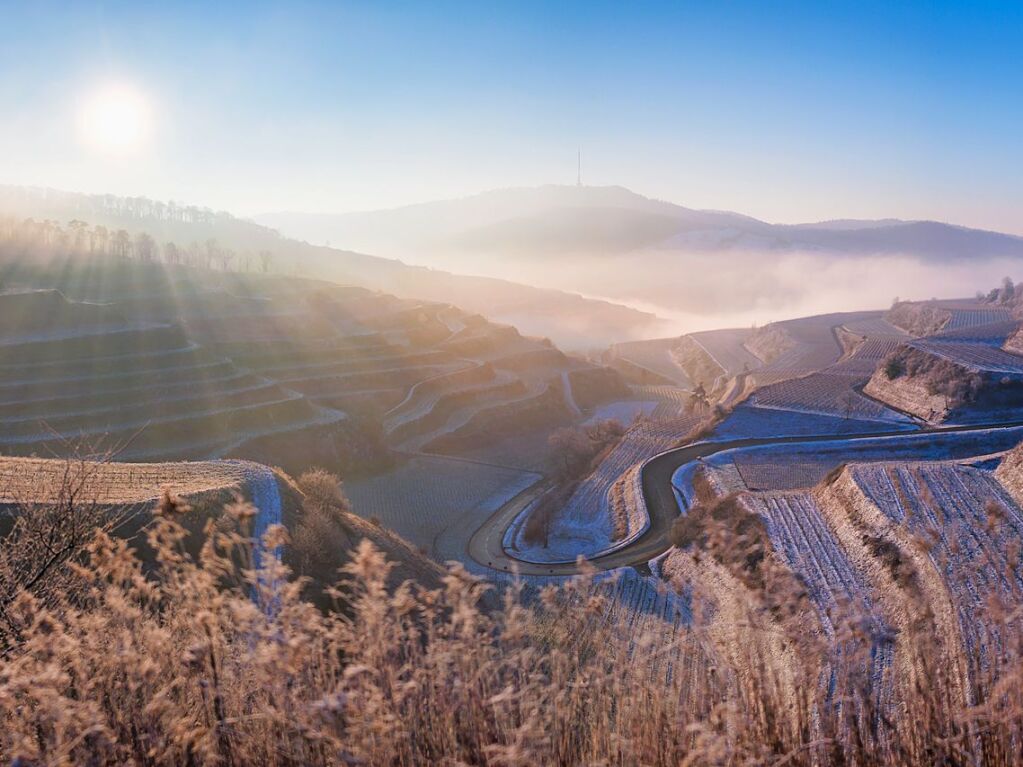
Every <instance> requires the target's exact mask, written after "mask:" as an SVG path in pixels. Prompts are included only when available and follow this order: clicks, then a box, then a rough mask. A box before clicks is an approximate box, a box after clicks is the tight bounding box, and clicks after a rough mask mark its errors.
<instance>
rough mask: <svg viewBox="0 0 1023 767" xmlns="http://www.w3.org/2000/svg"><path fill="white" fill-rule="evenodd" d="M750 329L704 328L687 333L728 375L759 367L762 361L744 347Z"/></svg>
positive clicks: (750, 332)
mask: <svg viewBox="0 0 1023 767" xmlns="http://www.w3.org/2000/svg"><path fill="white" fill-rule="evenodd" d="M751 334H752V331H750V330H749V329H747V328H731V329H725V330H705V331H703V332H700V333H691V334H690V335H689V337H690V338H692V339H693V340H694V341H696V343H698V344H699V345H700V346H701V347H702V348H703V350H704V351H705V352H707V354H709V355H710V357H711V358H712V359H713V360H714V361H715V362H716V363H717V364H718V365H719V366H720V367H721V368H722V369H723V370H724V371H725V372H726V373H728V375H730V376H734V375H738V374H739V373H741V372H742V371H743V370H745V369H747V368H749V369H754V368H757V367H760V366H761V365H762V364H763V362H762V361H761V360H760V359H759V358H758V357H757V356H756V355H755V354H753V353H752V352H751V351H750V350H749V349H747V348H746V346H745V344H746V341H747V340H749V337H750V335H751Z"/></svg>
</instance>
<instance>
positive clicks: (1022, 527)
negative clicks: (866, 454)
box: [853, 464, 1023, 662]
mask: <svg viewBox="0 0 1023 767" xmlns="http://www.w3.org/2000/svg"><path fill="white" fill-rule="evenodd" d="M853 477H854V479H855V481H856V482H857V484H858V485H859V486H860V487H861V489H862V490H863V492H864V493H865V494H866V495H867V496H868V497H869V498H870V499H871V500H872V501H873V502H874V503H875V504H876V505H877V506H878V508H880V509H881V511H882V512H883V513H884V514H885V515H886V516H887V517H888V518H889V519H891V520H892V521H893V522H896V523H898V524H900V525H904V526H905V527H906V528H907V529H908V531H909V532H910V533H911V534H913V535H916V536H919V537H920V538H921V539H924V540H930V541H931V542H932V544H933V545H929V546H928V547H927V548H926V551H927V556H928V558H929V559H930V561H931V564H932V565H933V566H934V568H935V569H936V570H937V571H938V572H939V573H940V574H941V576H942V578H943V580H944V581H945V583H946V584H947V586H948V592H949V595H950V597H951V598H952V600H953V603H954V607H955V610H956V613H957V616H958V623H959V630H960V634H961V637H962V642H963V645H964V649H965V650H966V655H967V657H976V658H981V659H984V658H986V657H990V654H991V653H994V652H998V651H1000V650H1001V649H1002V648H1001V645H1000V638H999V637H998V636H997V635H996V634H994V633H992V632H991V631H989V630H988V629H987V628H986V627H985V625H984V623H983V622H981V621H978V620H976V616H977V614H978V612H979V611H980V609H982V608H983V607H984V605H985V604H986V603H987V601H988V600H989V599H990V598H991V597H993V596H995V595H1001V596H1003V597H1008V598H1010V599H1012V600H1015V599H1018V597H1019V593H1020V592H1019V589H1020V587H1021V585H1023V578H1021V573H1020V563H1019V558H1018V554H1016V555H1015V556H1011V553H1012V552H1013V551H1016V552H1018V551H1019V548H1018V547H1019V546H1020V545H1023V519H1021V516H1020V510H1019V508H1018V507H1017V506H1016V505H1015V504H1014V503H1013V502H1012V500H1011V499H1010V498H1009V497H1008V496H1007V495H1006V493H1005V492H1004V490H1003V489H1002V488H1001V486H1000V485H998V483H997V482H996V481H995V480H994V478H993V477H992V476H991V475H990V474H989V473H987V472H984V471H981V470H979V469H973V468H969V467H964V466H950V465H926V464H924V465H916V466H913V465H896V466H888V465H883V464H882V465H875V466H862V467H861V466H856V467H854V468H853ZM988 502H994V503H996V504H997V505H998V507H999V508H1000V509H1001V510H1002V513H1003V514H1004V521H998V522H997V523H996V524H995V525H994V526H992V525H991V524H990V520H989V515H988V511H987V509H986V505H987V503H988ZM982 662H983V661H982Z"/></svg>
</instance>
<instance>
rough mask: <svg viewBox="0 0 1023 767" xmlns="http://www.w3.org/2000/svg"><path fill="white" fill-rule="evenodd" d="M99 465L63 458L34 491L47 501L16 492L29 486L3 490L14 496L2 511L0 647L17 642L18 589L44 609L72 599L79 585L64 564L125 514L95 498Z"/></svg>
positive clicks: (19, 630)
mask: <svg viewBox="0 0 1023 767" xmlns="http://www.w3.org/2000/svg"><path fill="white" fill-rule="evenodd" d="M102 465H103V464H102V462H90V461H84V460H79V459H68V460H66V461H63V462H62V463H61V464H60V471H59V472H58V473H56V474H55V475H54V481H53V483H52V486H51V487H48V488H47V489H46V492H45V493H39V494H38V496H37V497H45V498H46V499H47V500H46V501H45V502H33V501H31V500H29V499H28V498H19V496H21V495H22V494H23V493H27V492H28V488H15V489H11V490H10V491H9V492H7V493H5V494H7V495H8V496H10V497H14V498H15V499H16V500H15V502H14V503H11V504H9V507H8V509H7V512H6V513H7V514H8V515H9V516H10V517H11V518H12V521H11V528H10V530H9V532H8V533H7V535H5V536H4V537H3V539H2V540H0V649H7V648H9V647H10V646H11V645H12V644H14V643H17V642H19V641H20V640H21V637H22V634H23V631H24V629H25V626H24V624H23V622H22V620H21V618H20V616H18V615H17V611H16V610H15V609H14V605H15V603H16V601H17V600H18V598H19V595H20V594H29V595H31V596H32V597H33V599H34V600H35V601H36V603H38V604H39V605H41V606H44V607H46V608H47V609H58V607H59V606H60V605H63V604H67V603H69V602H72V601H74V600H75V599H76V598H77V597H78V596H79V595H80V590H81V589H80V583H79V582H78V581H77V579H76V578H75V577H74V575H73V573H72V570H71V569H70V568H69V567H68V565H69V564H70V563H73V562H76V561H79V560H80V559H81V558H82V556H83V554H84V553H85V548H86V546H87V545H88V544H89V542H90V541H92V539H93V536H94V534H95V531H97V530H104V531H107V532H110V531H113V530H114V529H116V528H117V527H118V526H119V525H120V524H121V523H122V522H123V521H124V520H125V518H126V517H127V516H128V513H129V512H128V509H127V508H126V507H110V506H105V505H101V504H100V503H99V502H97V500H96V498H95V493H94V487H93V486H94V482H93V478H94V475H95V474H96V472H98V471H100V470H101V468H102ZM36 490H38V488H36Z"/></svg>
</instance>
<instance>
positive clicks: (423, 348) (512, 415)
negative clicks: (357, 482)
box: [0, 254, 599, 473]
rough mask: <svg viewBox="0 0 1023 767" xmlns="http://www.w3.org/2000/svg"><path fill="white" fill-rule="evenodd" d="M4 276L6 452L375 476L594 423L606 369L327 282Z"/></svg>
mask: <svg viewBox="0 0 1023 767" xmlns="http://www.w3.org/2000/svg"><path fill="white" fill-rule="evenodd" d="M0 255H2V254H0ZM4 275H5V276H4V284H5V286H7V290H6V292H5V293H2V294H0V316H3V317H5V319H6V318H8V317H10V318H11V322H10V323H6V322H5V324H4V326H3V327H2V328H0V451H2V452H3V453H5V454H8V455H40V456H51V455H65V454H69V453H76V454H79V453H83V452H84V453H86V454H89V453H106V452H109V451H113V452H115V453H116V456H117V458H118V459H119V460H178V459H195V458H209V457H220V456H228V455H230V456H239V457H248V458H253V459H256V460H261V461H266V462H270V463H275V464H279V465H284V466H286V467H288V468H291V469H294V470H300V469H302V468H304V467H307V466H310V465H316V464H319V465H327V466H334V467H341V466H344V468H345V471H346V473H351V472H358V471H367V470H374V469H375V468H379V467H382V466H385V465H387V463H388V462H389V461H390V460H391V459H390V458H389V451H390V450H400V451H409V452H415V451H419V450H424V449H430V446H431V445H432V444H433V443H443V444H444V445H445V447H446V448H447V449H448V450H456V451H457V450H458V449H459V446H460V444H461V442H463V441H465V442H466V444H471V442H472V437H473V435H474V434H477V433H479V432H481V431H482V430H490V431H491V432H493V431H501V432H502V433H509V434H512V433H516V430H517V429H519V430H522V429H528V428H530V427H533V426H536V425H537V424H540V423H543V424H548V423H557V422H558V421H559V420H564V421H568V420H571V419H572V418H575V417H578V408H576V409H575V410H573V406H574V401H573V399H572V391H571V388H572V379H571V378H570V374H573V375H574V374H576V373H579V372H585V371H589V370H596V368H593V366H590V365H588V364H586V363H584V362H581V361H579V360H575V359H571V358H569V357H567V356H565V355H564V354H562V353H561V352H560V351H558V350H557V349H556V348H554V347H553V346H552V345H551V344H550V343H549V342H546V341H542V340H536V339H529V338H525V337H523V336H521V335H520V334H519V333H518V332H517V331H516V330H515V329H514V328H510V327H507V326H499V325H494V324H492V323H489V322H487V321H486V320H484V319H483V318H482V317H479V316H477V315H468V314H466V313H464V312H461V311H459V310H458V309H455V308H454V307H450V306H446V305H443V304H434V303H424V302H420V301H414V300H402V299H397V298H394V297H393V296H388V295H385V294H379V293H374V292H372V291H368V290H364V289H360V288H350V287H343V286H336V285H331V284H329V283H322V282H316V281H311V280H302V279H294V278H284V277H279V276H271V275H256V274H237V273H230V272H223V271H214V270H209V269H199V268H189V267H181V266H169V265H165V264H155V263H145V262H138V261H129V260H126V259H120V258H114V257H97V258H92V257H88V256H85V255H81V254H79V255H77V256H72V257H67V258H64V259H60V260H59V262H58V264H57V265H55V264H52V263H33V262H31V261H29V262H27V263H26V262H25V261H23V260H16V261H12V262H10V263H8V264H7V266H6V267H5V271H4ZM598 388H599V387H598Z"/></svg>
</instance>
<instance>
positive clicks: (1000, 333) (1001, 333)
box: [927, 319, 1019, 346]
mask: <svg viewBox="0 0 1023 767" xmlns="http://www.w3.org/2000/svg"><path fill="white" fill-rule="evenodd" d="M1017 327H1019V322H1017V321H1016V320H1012V319H1007V320H1000V321H998V322H990V323H986V324H982V325H970V326H968V327H965V328H960V329H958V330H943V331H942V332H940V333H938V334H937V335H933V336H928V338H927V340H928V341H952V342H953V343H971V344H988V345H993V346H1001V345H1002V344H1003V343H1004V342H1005V339H1007V338H1008V337H1009V336H1010V335H1012V333H1013V332H1014V331H1015V330H1016V328H1017Z"/></svg>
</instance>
